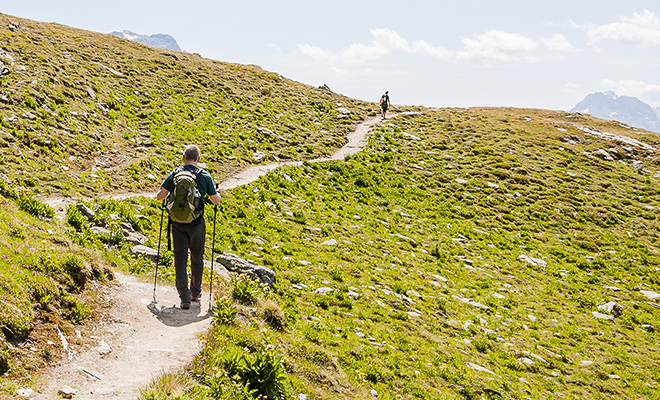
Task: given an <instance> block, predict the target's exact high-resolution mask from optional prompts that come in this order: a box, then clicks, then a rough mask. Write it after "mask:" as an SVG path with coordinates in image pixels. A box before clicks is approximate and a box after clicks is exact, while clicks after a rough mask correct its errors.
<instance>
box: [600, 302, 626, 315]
mask: <svg viewBox="0 0 660 400" xmlns="http://www.w3.org/2000/svg"><path fill="white" fill-rule="evenodd" d="M598 309H599V310H604V311H607V312H609V313H610V314H612V316H613V317H614V318H618V317H620V316H621V315H622V314H623V306H622V305H620V304H618V303H615V302H613V301H610V302H609V303H605V304H602V305H600V306H598Z"/></svg>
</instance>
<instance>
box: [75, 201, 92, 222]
mask: <svg viewBox="0 0 660 400" xmlns="http://www.w3.org/2000/svg"><path fill="white" fill-rule="evenodd" d="M76 208H77V209H78V211H80V212H81V213H82V215H84V216H85V217H86V218H87V219H89V220H92V219H94V218H96V213H95V212H94V210H92V209H91V208H89V207H87V206H86V205H85V204H83V203H77V204H76Z"/></svg>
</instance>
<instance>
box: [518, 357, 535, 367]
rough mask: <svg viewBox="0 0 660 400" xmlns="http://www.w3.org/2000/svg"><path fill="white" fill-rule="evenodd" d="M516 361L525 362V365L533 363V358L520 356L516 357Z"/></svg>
mask: <svg viewBox="0 0 660 400" xmlns="http://www.w3.org/2000/svg"><path fill="white" fill-rule="evenodd" d="M518 362H520V363H521V364H526V365H534V360H532V359H530V358H527V357H520V358H519V359H518Z"/></svg>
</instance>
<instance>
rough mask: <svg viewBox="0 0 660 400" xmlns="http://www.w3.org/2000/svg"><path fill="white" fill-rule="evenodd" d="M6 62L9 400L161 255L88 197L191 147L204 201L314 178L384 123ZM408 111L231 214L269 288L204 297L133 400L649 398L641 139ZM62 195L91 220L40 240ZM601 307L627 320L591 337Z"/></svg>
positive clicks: (141, 181)
mask: <svg viewBox="0 0 660 400" xmlns="http://www.w3.org/2000/svg"><path fill="white" fill-rule="evenodd" d="M0 47H1V48H2V53H0V61H2V62H3V64H4V65H5V66H6V67H7V68H8V70H9V74H7V75H4V76H2V77H0V85H1V87H0V116H1V117H2V118H1V119H0V120H1V122H0V123H2V127H1V128H0V131H1V132H0V138H1V139H2V145H1V146H0V149H1V150H2V157H0V160H1V163H0V172H1V173H2V174H3V175H0V178H2V179H1V180H0V195H1V196H2V198H1V199H0V200H1V201H0V232H2V234H1V235H0V251H1V254H0V274H1V275H2V276H1V277H2V282H3V284H2V285H1V286H0V288H1V289H0V295H1V296H2V298H1V299H0V325H1V326H2V330H3V334H4V335H3V337H0V350H1V351H0V372H2V373H3V374H5V375H4V377H3V379H2V380H1V381H0V382H1V383H2V392H1V393H2V394H3V395H5V394H6V395H9V394H11V393H13V389H15V387H16V386H15V385H16V383H15V382H21V383H22V384H25V381H28V383H29V382H30V380H31V379H34V378H35V377H36V376H37V374H36V373H35V372H34V371H36V370H37V369H38V368H40V367H41V366H43V365H46V364H47V363H49V362H53V360H56V359H57V357H59V356H60V355H61V354H62V353H63V349H62V346H60V345H58V343H60V336H59V331H61V332H62V333H63V334H64V335H65V336H67V337H69V338H71V337H75V336H74V332H75V330H77V329H79V330H84V325H83V324H84V323H85V321H90V318H93V317H94V315H95V314H94V312H93V311H92V310H93V309H94V301H95V296H96V294H95V293H96V292H95V290H93V289H94V288H95V287H96V286H97V284H96V282H97V281H102V280H104V279H109V278H110V277H111V272H110V270H109V269H108V266H112V267H118V268H123V269H126V270H128V271H131V272H133V273H136V274H144V275H148V274H150V273H151V268H152V266H153V265H152V263H150V262H148V261H146V260H142V259H138V260H136V259H134V258H132V257H131V256H129V255H128V252H127V249H128V247H129V246H130V245H129V244H128V243H126V241H125V239H124V238H123V236H122V234H121V226H122V225H121V224H122V223H124V224H130V225H131V227H132V228H134V229H136V230H137V231H140V232H143V233H145V234H147V236H148V237H149V241H148V242H147V245H150V246H156V243H157V240H158V222H159V217H160V209H159V205H160V204H159V203H158V202H155V201H153V200H150V199H143V198H142V199H130V200H127V201H125V202H120V201H108V200H102V199H98V198H95V195H97V194H99V193H104V192H113V191H114V192H125V191H131V190H133V191H136V190H140V189H143V188H149V189H151V188H154V187H156V186H158V183H159V182H160V180H161V179H162V177H163V176H164V175H165V173H166V172H167V171H168V170H170V169H171V168H172V167H173V166H174V165H176V164H178V162H179V158H180V152H181V149H182V147H183V145H185V144H188V143H190V142H195V143H197V144H200V145H201V146H202V151H203V155H204V158H205V161H206V163H207V167H208V168H207V169H209V170H210V171H211V172H212V174H214V176H216V177H217V178H218V179H222V178H223V177H225V176H227V174H229V173H230V172H231V171H235V170H237V169H240V168H242V167H244V166H246V165H248V164H252V163H255V162H256V161H255V158H254V153H256V152H263V153H264V154H265V155H266V158H265V161H264V162H267V161H272V160H276V159H285V158H295V159H311V158H314V157H318V156H320V155H327V154H329V153H330V152H331V151H332V150H333V149H335V148H337V147H339V146H341V144H343V143H344V141H345V139H344V134H345V133H346V132H347V131H348V130H350V128H351V126H352V125H354V124H355V123H356V122H357V121H359V120H361V119H362V118H363V117H364V116H365V115H368V114H373V113H374V111H375V107H376V105H375V104H371V103H363V102H359V101H355V100H351V99H348V98H345V97H343V96H340V95H337V94H332V93H327V92H324V91H321V90H319V89H315V88H312V87H309V86H305V85H302V84H299V83H296V82H293V81H290V80H288V79H286V78H283V77H281V76H279V75H277V74H274V73H270V72H267V71H263V70H261V69H260V68H258V67H254V66H242V65H235V64H228V63H222V62H217V61H211V60H205V59H202V58H201V57H199V56H197V55H194V54H185V53H174V52H169V51H163V50H158V49H153V48H148V47H145V46H141V45H139V44H136V43H132V42H128V41H125V40H122V39H119V38H116V37H113V36H108V35H101V34H96V33H90V32H85V31H80V30H76V29H71V28H68V27H64V26H60V25H54V24H44V23H36V22H32V21H26V20H20V19H17V18H13V17H9V16H5V15H0ZM12 60H13V61H12ZM342 108H346V110H343V109H342ZM419 111H421V114H419V115H416V114H414V113H413V114H404V115H400V116H399V117H396V118H393V119H390V120H387V121H386V122H385V123H384V124H383V125H382V126H380V127H378V128H376V129H375V131H374V132H373V135H372V137H371V139H370V141H369V145H368V147H367V149H366V150H365V151H364V152H363V153H360V154H358V155H356V156H352V157H350V158H349V159H347V160H345V161H341V162H339V161H333V162H326V163H305V164H304V165H303V166H301V167H299V168H284V169H281V170H278V171H275V172H273V173H270V174H269V175H267V176H265V177H262V178H260V179H259V180H258V181H256V182H255V183H253V184H251V185H249V186H246V187H240V188H237V189H234V190H231V191H227V192H225V193H223V201H222V203H221V205H220V206H219V207H218V216H217V221H215V223H216V227H217V231H218V232H217V240H216V243H215V249H216V251H217V252H231V253H234V254H236V255H238V256H240V257H244V258H247V259H250V260H253V261H254V262H256V263H258V264H262V265H264V266H267V267H270V268H272V269H274V270H275V271H276V273H277V277H278V281H277V283H276V284H275V285H274V286H273V287H272V288H268V287H261V286H258V285H256V284H254V283H253V282H252V281H250V280H246V279H244V278H242V277H236V278H235V279H233V280H232V281H231V282H219V283H217V285H216V289H217V293H216V295H215V298H217V299H219V300H218V304H217V307H216V309H217V312H216V314H215V316H214V318H215V322H216V324H215V326H214V328H213V330H212V331H211V332H210V333H209V334H208V336H207V337H206V338H205V349H204V351H203V353H202V354H200V356H199V357H197V358H196V359H195V360H192V362H191V364H190V365H188V366H187V367H186V368H185V369H184V370H183V371H181V372H180V373H179V374H174V375H165V376H163V377H162V378H160V379H158V380H157V381H156V382H155V383H154V384H153V385H152V386H150V387H149V388H145V389H144V391H143V395H144V398H146V399H164V398H172V399H174V398H178V399H188V398H190V399H192V398H221V399H250V398H253V397H254V396H252V395H249V394H247V393H248V392H250V391H251V390H258V391H259V392H261V393H270V394H271V396H270V397H271V398H272V397H274V396H273V394H277V393H283V394H286V395H287V396H288V398H291V397H293V398H299V399H300V398H303V397H304V396H299V395H300V394H304V395H305V396H306V397H307V398H308V399H335V398H342V399H367V398H376V396H377V397H378V398H380V399H396V398H404V399H414V398H419V399H445V398H465V399H476V398H516V399H517V398H521V399H522V398H603V399H606V398H611V399H620V398H647V399H654V398H658V393H659V392H660V390H659V388H658V380H659V379H660V358H659V357H658V356H657V354H658V333H657V329H658V328H659V327H658V326H657V325H658V323H657V321H658V313H659V312H660V311H659V310H658V307H659V306H658V300H652V299H650V298H649V297H648V296H647V295H645V291H650V292H655V293H658V292H660V272H659V268H660V256H659V254H658V247H657V239H658V221H657V210H658V206H659V202H658V199H657V197H658V196H657V195H658V188H657V186H658V176H660V175H658V174H660V171H659V167H658V159H657V152H658V151H657V141H658V137H657V135H655V134H645V133H643V132H638V131H635V130H633V129H630V128H627V127H625V126H622V125H619V124H618V123H615V122H611V121H601V120H596V119H593V118H590V117H587V116H582V115H577V114H566V113H561V112H551V111H541V110H524V109H486V108H479V109H441V110H419ZM604 133H611V134H616V135H622V136H624V137H629V138H631V139H628V140H623V139H621V138H614V137H612V136H611V135H610V136H609V137H608V136H606V135H605V134H604ZM632 139H634V140H632ZM5 178H6V179H5ZM54 194H65V195H85V196H88V197H89V200H88V201H86V203H87V204H88V205H89V206H91V208H93V209H94V210H95V212H96V216H95V217H94V218H91V220H88V219H87V218H85V217H83V216H82V214H81V213H80V211H78V210H77V208H75V207H73V206H71V207H69V208H68V209H67V214H66V218H65V220H64V221H63V222H60V221H57V220H54V219H53V218H52V216H53V210H52V209H50V208H48V207H47V206H45V205H44V204H43V203H41V202H40V201H39V200H38V199H39V198H40V197H39V196H51V195H54ZM207 218H208V221H209V222H210V223H212V222H213V215H212V208H211V207H208V208H207ZM92 223H96V224H100V225H104V226H107V228H108V230H109V233H101V234H96V233H94V232H92V230H91V229H90V225H91V224H92ZM208 241H209V242H208V245H211V238H210V235H209V237H208ZM164 254H165V256H166V260H165V263H166V264H168V263H171V258H170V257H169V254H168V253H167V252H164ZM172 273H173V271H172V267H171V265H169V266H165V267H164V268H163V269H162V277H163V278H167V277H170V278H171V275H172ZM206 281H207V282H208V279H207V280H206ZM610 301H613V302H616V303H617V304H619V305H620V306H622V307H623V312H622V314H621V315H620V316H618V317H617V318H615V319H612V320H605V319H600V318H595V316H601V317H602V316H611V314H610V313H609V312H608V311H605V310H602V309H600V308H599V306H601V305H604V304H606V303H608V302H610ZM595 312H596V313H600V314H603V315H600V314H594V313H595ZM92 322H93V321H92ZM58 329H59V331H58ZM82 337H83V338H84V337H85V336H84V335H83V336H82ZM48 340H50V341H51V342H52V343H55V344H54V345H51V344H48ZM75 345H79V346H81V347H84V345H85V344H84V342H83V341H81V342H80V343H75ZM260 379H261V381H260ZM259 382H261V383H259Z"/></svg>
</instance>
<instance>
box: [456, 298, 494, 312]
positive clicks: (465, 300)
mask: <svg viewBox="0 0 660 400" xmlns="http://www.w3.org/2000/svg"><path fill="white" fill-rule="evenodd" d="M452 297H453V298H455V299H456V300H458V301H462V302H463V303H466V304H469V305H471V306H474V307H479V308H483V309H484V310H490V307H488V306H487V305H484V304H481V303H479V302H476V301H474V300H472V299H468V298H466V297H461V296H457V295H453V296H452Z"/></svg>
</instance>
